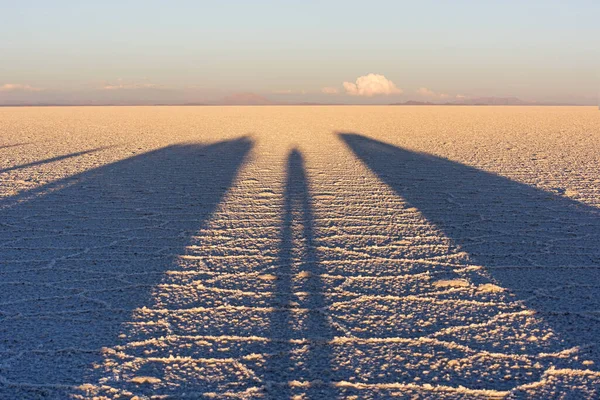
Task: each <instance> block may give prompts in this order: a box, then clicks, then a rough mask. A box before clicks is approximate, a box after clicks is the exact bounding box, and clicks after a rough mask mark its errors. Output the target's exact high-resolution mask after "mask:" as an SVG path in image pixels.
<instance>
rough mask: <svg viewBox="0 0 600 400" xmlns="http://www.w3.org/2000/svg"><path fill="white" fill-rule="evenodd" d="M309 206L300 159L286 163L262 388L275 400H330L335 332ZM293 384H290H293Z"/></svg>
mask: <svg viewBox="0 0 600 400" xmlns="http://www.w3.org/2000/svg"><path fill="white" fill-rule="evenodd" d="M314 223H315V221H314V215H313V206H312V201H311V198H310V188H309V183H308V180H307V177H306V172H305V169H304V159H303V157H302V154H301V153H300V152H299V151H298V150H296V149H294V150H292V151H291V152H290V154H289V156H288V162H287V179H286V183H285V191H284V209H283V218H282V229H281V245H280V246H281V247H280V253H279V260H280V261H279V269H278V272H277V273H276V276H277V279H276V281H275V283H274V294H273V299H274V304H273V307H274V308H275V309H276V310H275V311H274V312H273V318H272V320H271V328H270V329H271V340H272V343H273V349H272V355H271V359H270V363H269V365H268V366H267V371H266V377H265V380H266V386H267V390H268V394H269V396H271V398H274V399H284V398H292V397H293V396H296V395H298V394H300V393H303V394H304V395H306V396H307V398H310V399H331V398H334V397H335V395H334V390H333V388H332V386H331V385H330V380H331V360H332V354H331V347H330V343H329V342H330V340H331V339H333V337H334V331H333V329H332V327H331V326H330V325H329V321H328V320H327V316H326V313H325V311H324V309H325V307H326V305H327V302H326V299H325V294H324V284H323V281H322V274H323V273H324V269H323V267H322V266H321V265H320V263H319V255H318V253H317V247H316V243H315V227H314ZM294 383H295V384H294Z"/></svg>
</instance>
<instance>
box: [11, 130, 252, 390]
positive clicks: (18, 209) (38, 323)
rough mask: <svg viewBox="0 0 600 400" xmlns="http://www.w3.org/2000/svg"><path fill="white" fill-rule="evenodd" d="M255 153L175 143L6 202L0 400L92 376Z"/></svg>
mask: <svg viewBox="0 0 600 400" xmlns="http://www.w3.org/2000/svg"><path fill="white" fill-rule="evenodd" d="M251 147H252V141H251V140H250V139H249V138H246V137H242V138H239V139H236V140H230V141H223V142H218V143H214V144H209V145H202V144H181V145H173V146H168V147H165V148H161V149H158V150H155V151H151V152H148V153H145V154H141V155H137V156H134V157H131V158H128V159H125V160H123V161H119V162H116V163H113V164H110V165H106V166H103V167H100V168H97V169H94V170H90V171H86V172H83V173H81V174H78V175H75V176H71V177H68V178H65V179H63V180H60V181H57V182H54V183H52V184H49V185H47V186H46V187H44V188H40V189H36V190H34V191H31V192H26V193H21V194H19V195H16V196H14V197H12V198H8V199H5V200H3V201H2V202H0V221H1V222H2V223H0V398H22V397H27V396H26V395H25V394H24V392H23V391H27V390H32V391H36V390H37V391H43V390H47V391H48V393H45V395H47V396H48V397H50V398H54V397H56V398H64V397H63V396H64V395H65V393H62V392H61V394H56V393H55V392H53V390H63V389H64V390H67V391H68V387H70V386H73V385H80V384H82V383H84V382H85V381H86V380H87V379H90V370H92V368H91V366H92V365H93V364H94V363H99V362H101V360H102V354H101V349H102V348H108V347H111V346H114V345H116V344H117V343H118V340H119V338H118V336H119V334H120V332H121V326H122V323H124V322H126V321H128V320H129V318H131V314H132V311H133V310H134V309H137V308H139V307H142V306H144V305H149V304H150V299H151V290H152V288H153V287H154V286H155V285H156V284H157V283H159V282H160V280H161V278H162V276H163V273H164V271H165V270H167V269H170V268H176V265H175V263H176V256H177V254H183V253H182V252H183V250H184V247H185V246H186V245H187V244H188V243H189V240H190V236H191V235H193V233H194V232H196V231H197V230H198V229H200V228H202V226H203V225H204V224H205V223H206V221H207V219H208V218H209V217H210V215H211V213H213V211H214V210H215V208H216V207H217V205H218V204H219V202H220V201H221V199H222V198H223V196H224V194H225V193H226V192H227V190H228V189H229V187H230V186H231V185H232V183H233V180H234V178H235V177H236V175H237V172H238V170H239V169H240V167H241V166H242V165H243V163H244V161H245V159H246V156H247V154H248V153H249V151H250V149H251ZM36 385H41V386H39V387H37V388H36ZM65 388H66V389H65ZM30 395H31V396H32V397H35V396H37V395H39V393H38V392H36V394H34V395H32V394H30Z"/></svg>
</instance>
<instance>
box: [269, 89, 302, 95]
mask: <svg viewBox="0 0 600 400" xmlns="http://www.w3.org/2000/svg"><path fill="white" fill-rule="evenodd" d="M271 93H273V94H306V93H307V92H306V90H292V89H284V90H273V91H272V92H271Z"/></svg>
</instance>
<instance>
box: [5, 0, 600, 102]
mask: <svg viewBox="0 0 600 400" xmlns="http://www.w3.org/2000/svg"><path fill="white" fill-rule="evenodd" d="M599 16H600V2H598V1H583V0H579V1H576V0H574V1H537V0H531V1H525V2H524V1H514V0H507V1H482V2H479V1H466V0H458V1H454V2H445V1H418V2H417V1H371V2H368V3H364V2H359V1H334V0H331V1H325V0H322V1H310V0H307V1H304V2H295V1H294V2H292V1H274V0H271V1H266V0H263V1H260V0H256V1H252V2H250V1H222V2H208V1H178V2H166V1H133V0H121V1H114V0H105V1H103V2H87V1H67V0H63V1H61V0H56V1H40V0H37V1H34V0H21V1H18V2H14V1H7V0H0V37H1V38H2V39H1V40H0V104H11V103H15V104H18V103H36V102H58V103H61V102H62V103H76V104H79V103H103V102H123V103H128V102H132V103H136V102H146V101H147V102H162V103H172V102H212V101H218V100H219V99H221V98H223V97H225V96H230V95H232V94H235V93H240V92H251V93H255V94H257V95H260V96H264V97H267V98H269V99H270V100H273V101H276V102H324V103H350V104H357V103H365V104H371V103H391V102H397V101H406V100H422V101H434V102H443V101H456V100H460V99H464V98H474V97H492V96H494V97H518V98H521V99H523V100H529V101H538V102H562V103H579V104H597V98H598V91H599V77H600V73H599V67H600V51H599V50H600V49H599V47H600V46H599V43H600V22H599Z"/></svg>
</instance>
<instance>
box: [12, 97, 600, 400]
mask: <svg viewBox="0 0 600 400" xmlns="http://www.w3.org/2000/svg"><path fill="white" fill-rule="evenodd" d="M599 166H600V111H598V110H597V109H596V108H592V107H589V108H585V107H563V108H560V107H557V108H554V107H539V108H537V107H314V108H313V107H258V108H255V107H141V108H126V107H119V108H110V107H107V108H101V107H88V108H67V107H65V108H15V109H11V108H3V109H0V398H1V399H38V398H44V399H65V398H76V399H88V398H109V399H112V398H132V397H134V396H137V398H138V399H144V398H198V397H201V396H202V395H204V396H207V397H211V398H228V399H229V398H241V399H246V398H248V399H250V398H274V399H284V398H293V399H305V398H306V399H333V398H355V399H384V398H394V397H398V398H404V397H409V398H435V399H458V398H478V397H481V398H504V397H506V398H534V397H535V398H547V399H549V398H573V399H578V398H598V397H599V396H600V372H599V371H600V348H599V346H598V345H599V342H600V334H599V332H600V279H599V278H600V192H599V190H600V175H599Z"/></svg>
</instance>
